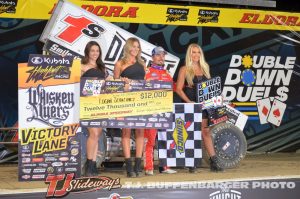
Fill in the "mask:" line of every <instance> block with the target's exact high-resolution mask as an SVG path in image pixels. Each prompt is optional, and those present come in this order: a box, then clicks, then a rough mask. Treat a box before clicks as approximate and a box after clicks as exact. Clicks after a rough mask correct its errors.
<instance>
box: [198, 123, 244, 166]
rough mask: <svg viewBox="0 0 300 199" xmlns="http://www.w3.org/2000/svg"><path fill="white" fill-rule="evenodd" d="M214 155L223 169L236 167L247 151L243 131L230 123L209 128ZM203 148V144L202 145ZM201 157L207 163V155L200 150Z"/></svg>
mask: <svg viewBox="0 0 300 199" xmlns="http://www.w3.org/2000/svg"><path fill="white" fill-rule="evenodd" d="M210 132H211V136H212V141H213V144H214V148H215V152H216V156H217V157H218V159H219V164H220V166H221V167H222V168H224V169H231V168H236V167H238V165H239V164H240V162H241V160H242V159H244V157H245V155H246V152H247V141H246V137H245V135H244V133H243V132H242V131H241V130H240V129H239V128H238V127H236V126H234V125H233V124H230V123H225V122H223V123H220V124H217V125H215V126H213V127H211V129H210ZM202 146H203V149H204V148H205V147H204V144H203V145H202ZM202 154H203V158H204V160H205V161H206V162H207V163H208V162H209V156H208V155H207V152H206V150H205V149H204V150H202Z"/></svg>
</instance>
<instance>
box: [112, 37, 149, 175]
mask: <svg viewBox="0 0 300 199" xmlns="http://www.w3.org/2000/svg"><path fill="white" fill-rule="evenodd" d="M141 53H142V50H141V45H140V42H139V40H138V39H137V38H133V37H131V38H129V39H127V40H126V43H125V45H124V52H123V57H122V58H121V59H120V60H119V61H118V62H117V63H116V64H115V68H114V78H115V79H120V78H122V79H123V80H124V79H125V80H127V78H128V79H134V80H144V79H145V74H146V66H145V63H144V61H143V60H142V58H141ZM130 134H131V129H126V128H124V129H122V146H123V153H124V157H125V164H126V172H127V177H138V176H140V175H141V158H142V155H143V147H144V129H135V144H136V155H135V165H134V168H133V167H132V162H131V157H130Z"/></svg>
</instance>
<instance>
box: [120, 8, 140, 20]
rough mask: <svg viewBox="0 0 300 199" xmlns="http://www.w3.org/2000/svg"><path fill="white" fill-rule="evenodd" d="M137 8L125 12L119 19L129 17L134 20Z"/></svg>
mask: <svg viewBox="0 0 300 199" xmlns="http://www.w3.org/2000/svg"><path fill="white" fill-rule="evenodd" d="M138 9H139V8H138V7H130V8H129V9H128V10H127V11H126V12H124V13H123V14H122V15H121V17H131V18H136V12H137V10H138Z"/></svg>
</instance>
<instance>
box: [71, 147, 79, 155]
mask: <svg viewBox="0 0 300 199" xmlns="http://www.w3.org/2000/svg"><path fill="white" fill-rule="evenodd" d="M78 153H79V149H78V148H73V149H71V155H73V156H76V155H78Z"/></svg>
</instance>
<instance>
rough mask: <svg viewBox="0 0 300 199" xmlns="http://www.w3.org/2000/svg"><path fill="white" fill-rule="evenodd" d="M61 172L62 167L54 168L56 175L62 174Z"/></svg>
mask: <svg viewBox="0 0 300 199" xmlns="http://www.w3.org/2000/svg"><path fill="white" fill-rule="evenodd" d="M63 170H64V168H63V167H57V168H56V172H57V173H62V172H63Z"/></svg>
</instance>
